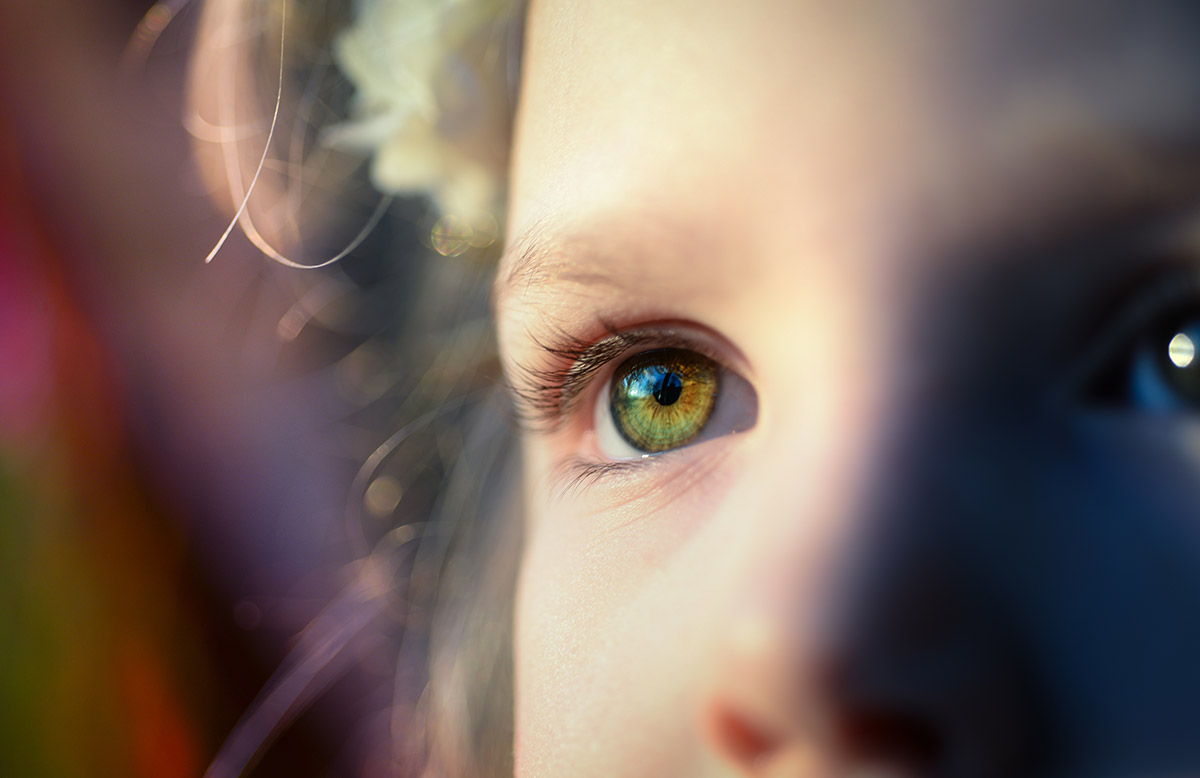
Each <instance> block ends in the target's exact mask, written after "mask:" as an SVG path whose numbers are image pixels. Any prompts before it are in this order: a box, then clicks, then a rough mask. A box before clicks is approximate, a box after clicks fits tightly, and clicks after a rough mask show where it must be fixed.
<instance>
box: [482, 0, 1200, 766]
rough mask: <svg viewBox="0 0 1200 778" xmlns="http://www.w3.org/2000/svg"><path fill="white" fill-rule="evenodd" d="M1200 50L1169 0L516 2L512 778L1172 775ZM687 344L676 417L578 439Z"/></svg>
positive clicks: (1184, 672)
mask: <svg viewBox="0 0 1200 778" xmlns="http://www.w3.org/2000/svg"><path fill="white" fill-rule="evenodd" d="M1198 43H1200V9H1197V8H1195V7H1194V6H1192V5H1191V4H1187V3H1182V2H1156V3H1133V2H1110V3H1083V2H1074V3H1071V2H1055V3H1035V2H1019V3H999V2H995V3H984V2H970V3H956V4H950V3H932V2H931V3H922V4H917V5H915V6H914V5H912V4H904V5H891V6H886V7H885V6H880V5H878V4H874V5H871V6H869V7H868V6H865V5H861V4H854V3H850V4H837V5H832V6H831V5H830V4H818V3H795V4H783V3H767V2H763V3H752V4H737V5H734V4H711V5H703V6H699V7H697V6H694V5H692V4H683V3H675V2H668V1H666V0H663V1H662V2H653V3H632V2H629V3H623V2H616V3H603V4H600V3H556V2H544V3H535V4H534V5H533V8H532V9H531V16H530V22H529V30H528V48H527V52H526V63H525V64H526V69H525V75H524V84H523V93H522V104H521V110H520V114H519V117H518V125H517V130H518V132H517V141H516V149H515V151H516V157H515V159H516V162H515V167H514V170H513V180H512V195H511V196H512V212H511V222H510V234H511V235H512V236H513V238H512V242H511V245H510V250H509V252H508V255H507V257H506V259H505V262H504V264H503V265H502V268H501V274H500V279H499V281H498V287H497V300H498V317H499V326H500V335H501V345H502V349H503V350H504V352H505V358H506V361H507V363H508V365H509V369H510V373H511V374H512V375H513V376H514V382H515V383H516V385H517V389H518V391H519V392H520V393H521V395H522V398H524V400H525V401H526V402H527V403H532V404H533V405H534V406H536V407H537V409H538V410H539V412H540V413H541V418H542V421H544V422H545V424H543V425H541V426H540V427H538V428H536V429H534V430H532V431H531V432H530V433H529V434H528V435H527V438H526V450H527V454H528V462H529V471H530V474H531V475H530V479H529V485H528V490H527V491H528V494H529V502H530V506H531V508H530V516H529V528H530V541H529V545H528V548H527V554H526V558H525V569H524V573H523V579H522V585H521V590H520V595H519V617H518V627H517V630H518V643H517V650H518V661H517V669H518V745H517V764H518V772H519V773H521V774H526V775H556V774H562V771H563V770H564V769H565V765H572V769H573V770H575V771H579V770H583V771H584V772H585V773H587V774H620V775H629V776H635V775H683V774H687V775H709V774H712V775H721V774H728V771H729V770H730V769H733V770H734V771H735V772H739V773H744V774H756V775H759V774H761V775H797V774H827V773H829V772H833V773H834V774H842V773H843V772H846V771H850V770H852V769H857V768H862V767H865V766H874V767H883V768H885V769H892V770H898V771H899V772H900V773H901V774H918V775H946V776H989V775H996V776H1001V775H1072V776H1074V775H1078V776H1108V775H1112V776H1125V777H1128V778H1132V777H1133V776H1150V775H1167V774H1172V775H1174V774H1182V773H1187V772H1190V771H1200V738H1198V737H1196V736H1195V734H1194V731H1193V730H1194V727H1193V726H1192V722H1191V716H1190V715H1189V709H1190V706H1191V704H1192V701H1193V700H1195V699H1197V698H1200V669H1197V667H1198V666H1197V665H1196V663H1195V662H1193V661H1191V659H1190V657H1192V656H1194V655H1195V654H1196V653H1197V652H1198V651H1200V618H1197V615H1200V572H1198V571H1200V564H1197V562H1198V561H1200V535H1198V534H1197V531H1196V527H1195V519H1196V509H1195V508H1194V506H1195V505H1196V504H1197V499H1200V486H1198V485H1197V484H1200V477H1198V475H1200V472H1198V470H1197V468H1200V448H1198V447H1197V446H1198V443H1200V426H1198V425H1197V422H1196V416H1195V414H1196V413H1197V412H1198V411H1200V379H1197V377H1196V376H1197V375H1200V374H1198V373H1197V372H1196V371H1197V370H1200V367H1196V366H1195V365H1194V363H1193V359H1194V354H1195V343H1196V342H1197V340H1196V339H1200V297H1198V293H1200V284H1198V283H1197V282H1198V280H1200V272H1198V271H1197V267H1198V264H1197V263H1198V261H1200V259H1198V256H1200V255H1198V254H1197V250H1198V246H1197V240H1196V239H1197V233H1196V226H1197V225H1196V219H1195V212H1194V207H1195V205H1196V204H1197V203H1198V202H1200V199H1198V197H1197V195H1198V194H1200V192H1198V191H1197V184H1198V183H1200V175H1198V174H1200V166H1198V164H1197V163H1198V162H1200V159H1198V158H1197V154H1196V152H1197V143H1196V141H1197V138H1198V137H1200V135H1198V134H1197V131H1198V130H1200V108H1198V106H1200V99H1198V98H1200V45H1197V44H1198ZM1193 336H1194V338H1195V339H1194V338H1193ZM655 349H665V350H669V351H670V357H669V359H668V357H667V356H664V354H666V353H667V352H666V351H655ZM688 351H691V352H695V353H696V354H699V355H701V356H703V357H704V358H705V359H708V360H711V361H713V362H714V363H715V364H716V365H717V366H718V368H716V369H717V370H718V373H717V374H719V375H720V376H725V377H724V378H721V379H720V381H721V382H723V383H720V382H717V383H719V385H720V386H721V387H727V388H729V390H728V391H726V390H724V389H721V390H715V389H714V390H712V391H713V395H712V396H713V398H715V399H714V401H713V403H712V405H713V406H714V407H715V408H716V410H713V411H711V413H712V416H711V417H705V419H703V420H701V421H700V422H699V423H698V426H699V427H700V428H702V429H701V431H699V432H697V433H696V434H695V437H687V436H679V437H678V440H681V441H683V443H681V444H680V445H678V446H677V447H674V448H668V449H666V450H661V451H660V450H655V451H653V452H650V451H641V452H639V451H638V450H637V446H636V445H634V451H633V455H632V456H628V457H627V458H624V459H615V458H614V457H613V456H612V454H611V451H612V449H611V448H609V447H605V446H603V445H598V444H597V441H598V440H599V441H603V440H604V439H605V438H604V436H605V435H606V434H609V432H608V430H609V428H610V427H611V426H612V422H611V421H610V419H616V422H617V424H616V427H617V429H618V430H619V429H620V428H621V427H620V425H621V424H623V423H624V422H625V419H624V414H627V413H629V412H630V411H628V410H627V409H628V408H630V407H635V406H634V405H632V404H631V403H633V401H634V400H636V401H637V402H640V403H645V404H647V405H646V407H648V408H649V409H650V410H649V411H647V413H648V414H649V415H648V416H647V417H646V420H645V424H646V425H653V424H656V423H659V422H657V421H655V420H656V419H667V418H670V419H671V420H672V422H673V423H675V422H676V421H677V418H678V409H675V410H666V409H667V408H668V406H670V405H672V404H674V403H675V402H677V401H678V400H677V398H678V397H680V396H684V394H683V393H686V392H687V391H689V387H688V384H687V381H688V375H689V373H688V369H687V368H686V367H678V365H679V364H683V363H682V362H680V361H679V360H681V359H683V358H682V357H679V356H677V355H678V354H679V353H680V352H688ZM647 354H648V356H647ZM634 357H636V360H634V361H633V362H630V361H629V360H630V359H632V358H634ZM655 360H657V362H656V361H655ZM669 360H675V361H669ZM630 364H634V365H637V366H638V369H639V370H642V371H643V373H639V374H638V375H636V376H634V377H633V378H630V376H631V375H632V373H631V372H630V371H631V370H632V369H633V368H630V367H628V365H630ZM647 365H653V371H652V372H645V371H646V370H648V369H649V368H647ZM720 371H724V372H720ZM614 376H615V378H614ZM644 376H651V377H650V378H644ZM655 376H657V377H658V378H655ZM654 380H659V381H660V382H664V383H662V386H663V387H666V386H668V384H669V386H670V388H671V391H670V392H669V393H668V392H664V391H663V390H662V387H659V386H658V385H657V384H653V381H654ZM713 381H714V382H716V381H717V380H716V379H713ZM638 382H641V383H642V384H645V385H646V386H647V387H649V388H647V389H646V390H645V391H643V393H642V394H641V395H638V397H636V398H633V400H630V398H629V397H627V396H625V395H624V394H622V392H625V391H626V389H624V388H622V387H627V386H630V385H641V384H639V383H638ZM669 382H674V383H669ZM739 382H744V384H745V386H746V387H747V388H746V389H745V390H742V389H740V388H737V387H741V386H742V383H739ZM717 383H714V386H715V385H717ZM652 384H653V385H652ZM651 396H653V397H654V398H655V399H654V402H657V403H658V405H654V404H652V403H651V400H649V399H647V398H650V397H651ZM663 397H669V398H670V402H667V401H666V400H663V399H662V398H663ZM739 403H741V404H742V408H741V415H740V416H739V415H738V413H739V411H738V408H737V406H738V404H739ZM751 406H752V407H753V412H752V413H750V412H749V411H747V410H746V409H747V408H750V407H751ZM638 407H640V406H638ZM703 407H705V408H707V407H708V406H707V405H704V406H703ZM706 412H708V411H706ZM722 412H725V413H727V414H729V415H727V416H718V415H717V414H719V413H722ZM656 414H658V415H656ZM710 418H711V420H709V419H710ZM731 418H732V419H748V420H749V421H748V422H745V423H741V422H739V423H724V422H718V421H716V420H717V419H731ZM706 425H709V426H706ZM703 429H707V430H708V431H709V432H710V433H712V434H704V433H703ZM675 439H676V438H672V440H675ZM632 443H636V441H632ZM641 454H645V456H642V455H641Z"/></svg>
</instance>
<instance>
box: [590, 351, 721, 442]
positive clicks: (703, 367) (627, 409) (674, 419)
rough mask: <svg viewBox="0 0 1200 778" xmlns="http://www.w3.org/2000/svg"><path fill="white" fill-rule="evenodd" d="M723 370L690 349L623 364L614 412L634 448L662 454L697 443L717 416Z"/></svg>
mask: <svg viewBox="0 0 1200 778" xmlns="http://www.w3.org/2000/svg"><path fill="white" fill-rule="evenodd" d="M719 385H720V369H719V368H718V367H717V364H716V363H715V362H713V361H712V360H711V359H709V358H708V357H705V356H703V355H701V354H697V353H695V352H694V351H688V350H686V349H676V348H667V349H656V350H653V351H646V352H643V353H641V354H636V355H634V356H632V357H630V358H629V359H627V360H625V361H624V362H622V363H621V365H620V366H619V367H618V368H617V371H616V373H615V374H614V376H613V381H612V384H611V387H612V388H611V389H610V391H609V407H610V408H611V411H612V418H613V422H614V423H615V424H616V427H617V431H618V432H620V434H621V437H623V438H624V439H625V441H626V442H627V443H629V445H631V446H633V447H634V448H635V449H637V450H638V451H641V452H643V453H645V454H657V453H661V452H663V451H669V450H671V449H675V448H680V447H681V446H684V445H687V444H688V443H690V442H692V441H693V440H694V439H695V438H696V436H697V435H699V434H700V432H701V431H702V430H703V429H704V425H705V424H707V423H708V420H709V419H710V418H711V417H712V414H713V410H714V408H715V406H716V401H717V395H718V393H719Z"/></svg>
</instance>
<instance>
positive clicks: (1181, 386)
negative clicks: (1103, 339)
mask: <svg viewBox="0 0 1200 778" xmlns="http://www.w3.org/2000/svg"><path fill="white" fill-rule="evenodd" d="M1197 344H1200V317H1193V318H1191V319H1189V320H1187V321H1185V322H1184V323H1183V325H1182V326H1178V327H1169V328H1166V329H1164V330H1160V331H1159V333H1157V334H1155V335H1152V336H1150V337H1148V338H1145V339H1144V340H1143V341H1142V342H1141V343H1140V344H1139V345H1138V346H1137V348H1136V350H1135V352H1134V355H1133V362H1132V365H1131V366H1130V368H1131V369H1130V373H1129V400H1130V403H1131V404H1132V405H1133V406H1134V407H1135V408H1138V409H1141V410H1148V411H1158V412H1182V411H1193V412H1200V359H1197V358H1196V357H1197V354H1196V348H1197Z"/></svg>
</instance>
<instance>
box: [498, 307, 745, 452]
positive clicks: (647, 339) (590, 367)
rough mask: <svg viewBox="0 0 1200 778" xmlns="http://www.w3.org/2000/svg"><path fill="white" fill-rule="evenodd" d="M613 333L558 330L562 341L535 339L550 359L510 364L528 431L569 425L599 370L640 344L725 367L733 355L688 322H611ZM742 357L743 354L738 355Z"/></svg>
mask: <svg viewBox="0 0 1200 778" xmlns="http://www.w3.org/2000/svg"><path fill="white" fill-rule="evenodd" d="M605 328H606V330H607V332H608V334H607V336H606V337H602V338H600V339H598V340H596V341H594V342H591V343H587V342H586V341H584V340H582V339H578V338H574V337H573V336H571V335H569V334H567V333H563V332H558V333H555V336H557V338H558V339H557V340H549V339H546V338H537V337H534V338H532V340H533V342H534V343H536V344H537V345H538V347H539V349H540V350H541V351H542V353H543V355H546V356H547V357H548V359H547V364H544V365H540V366H535V365H530V364H518V363H510V368H511V370H510V373H512V379H513V380H510V382H509V389H510V391H511V392H512V393H513V396H514V399H515V400H516V401H517V405H518V411H519V414H518V416H519V419H520V420H521V421H522V422H523V426H524V427H525V429H526V430H527V431H532V432H554V431H557V430H558V429H559V428H560V427H561V426H562V424H564V423H565V422H566V421H567V420H568V419H569V417H570V416H571V415H572V413H573V412H574V411H575V410H576V407H577V405H578V404H579V400H580V397H581V396H582V395H584V394H585V393H586V392H587V390H588V389H589V388H590V387H591V386H592V385H593V383H594V382H595V380H596V378H597V374H599V373H602V372H603V371H604V370H605V369H606V368H609V367H611V366H612V365H614V364H615V363H616V362H617V361H618V360H620V359H622V358H624V357H627V356H630V355H631V354H633V353H635V352H636V351H637V350H638V349H643V350H644V349H645V348H651V347H652V348H681V349H687V350H689V351H694V352H696V353H699V354H703V355H704V356H706V357H709V358H710V359H712V360H714V361H715V362H716V363H717V364H718V365H720V366H721V367H722V368H724V369H729V368H728V364H729V362H730V359H729V358H728V357H727V356H726V355H725V354H723V353H722V350H721V349H719V348H717V347H716V346H715V345H714V344H712V343H711V340H712V338H711V337H708V336H703V335H701V334H699V333H697V332H695V331H694V329H698V328H692V327H689V326H687V325H678V324H672V325H645V326H641V327H634V328H631V329H625V330H619V329H617V328H615V327H612V326H610V325H608V324H606V325H605ZM739 356H740V355H739Z"/></svg>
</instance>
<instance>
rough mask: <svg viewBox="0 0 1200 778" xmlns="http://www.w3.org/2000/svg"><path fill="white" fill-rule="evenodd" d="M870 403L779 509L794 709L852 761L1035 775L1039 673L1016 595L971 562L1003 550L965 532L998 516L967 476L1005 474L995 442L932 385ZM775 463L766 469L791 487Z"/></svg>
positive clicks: (1043, 752)
mask: <svg viewBox="0 0 1200 778" xmlns="http://www.w3.org/2000/svg"><path fill="white" fill-rule="evenodd" d="M871 408H872V410H870V411H868V412H863V409H861V408H860V409H858V415H857V417H856V418H855V419H854V421H853V423H850V424H845V425H840V426H841V427H842V428H843V429H847V430H850V432H849V433H848V435H847V437H848V438H850V439H849V440H845V439H843V440H841V441H839V443H838V445H837V446H835V447H834V448H835V449H836V450H837V451H838V454H837V456H835V457H832V458H831V460H830V461H826V462H825V463H823V465H822V470H821V473H820V474H819V475H818V476H816V477H814V478H811V479H808V480H806V481H805V482H806V483H808V484H810V485H811V486H812V489H813V491H812V492H811V493H809V494H804V495H800V496H799V497H798V498H797V499H796V500H794V501H793V502H792V503H791V504H792V505H793V506H795V510H794V511H793V512H792V515H790V516H780V517H778V519H777V520H778V521H779V522H780V525H779V526H781V527H788V528H789V530H788V532H789V534H788V535H787V539H786V540H785V541H780V540H778V539H777V541H776V543H775V544H774V546H773V547H772V548H771V549H770V550H769V551H766V552H764V553H770V554H773V555H774V557H773V558H774V560H775V562H776V572H777V573H778V574H777V575H775V576H774V580H775V584H776V586H777V589H776V591H775V598H774V603H773V605H774V607H775V609H776V610H775V613H776V615H777V616H778V618H780V619H785V620H791V625H790V627H789V629H790V631H791V632H792V633H793V634H797V633H798V634H799V636H800V639H799V641H798V642H796V643H793V644H792V648H791V650H792V651H793V652H794V654H793V656H792V662H793V674H792V678H793V679H795V680H794V683H795V685H794V686H793V687H792V688H791V691H790V692H789V693H790V694H791V695H793V697H795V698H796V699H795V700H794V701H795V702H796V705H794V706H793V708H792V709H793V710H803V711H804V712H803V713H801V714H798V716H799V718H801V719H803V723H802V724H801V725H800V726H802V727H804V728H807V729H809V730H813V729H816V730H818V731H820V732H822V733H823V734H822V735H821V736H822V737H824V738H828V739H830V741H831V744H832V746H833V748H834V750H835V751H837V752H840V753H842V754H843V755H844V756H845V758H847V759H849V760H851V761H854V760H868V761H871V760H883V761H885V762H892V761H899V762H903V763H905V764H908V765H913V764H916V765H918V769H917V774H935V775H954V776H957V775H1015V774H1023V775H1032V774H1036V769H1035V768H1036V766H1037V765H1039V764H1042V763H1043V762H1045V761H1046V760H1047V759H1048V758H1049V746H1048V745H1047V743H1046V742H1045V735H1044V733H1045V731H1046V727H1044V726H1043V722H1042V721H1040V717H1041V716H1042V712H1043V711H1044V710H1045V705H1044V704H1043V702H1044V701H1043V700H1041V699H1039V695H1040V691H1039V689H1040V684H1039V683H1038V681H1037V678H1036V676H1035V672H1034V670H1033V668H1032V665H1031V662H1030V661H1029V660H1028V658H1027V656H1026V649H1025V647H1024V646H1023V645H1022V638H1021V635H1020V632H1021V629H1020V627H1019V624H1018V621H1017V619H1016V618H1015V617H1014V614H1011V613H1009V607H1010V605H1008V604H1005V603H1003V602H1001V601H1000V600H999V599H998V598H997V597H994V596H993V595H992V593H991V592H989V591H988V586H987V583H986V580H985V579H986V576H979V575H977V574H976V573H977V571H978V569H979V568H980V566H981V563H982V562H983V561H984V560H982V559H979V560H977V559H976V558H975V557H976V556H977V555H979V554H981V553H987V554H991V555H993V556H995V555H1000V556H1004V555H1005V553H1006V551H1005V550H1004V549H997V548H995V547H990V548H989V547H988V546H987V544H986V543H980V542H978V540H979V538H978V537H976V536H974V535H975V533H977V532H981V533H988V532H990V530H989V529H988V527H989V524H990V523H994V522H993V518H994V517H989V516H988V515H987V514H988V508H987V506H986V504H981V497H980V495H979V494H978V493H977V490H978V488H979V484H978V483H976V479H977V478H979V477H985V478H990V479H997V478H1002V476H1001V475H999V474H998V472H997V471H996V469H997V468H1001V467H1002V466H1003V465H1002V461H995V462H991V463H989V461H988V456H989V454H988V452H989V451H990V450H993V449H994V450H995V451H997V452H999V451H1002V450H1003V444H1002V443H1001V442H1000V441H993V440H991V438H990V437H989V436H991V435H992V433H991V432H989V429H988V427H989V426H990V425H989V424H988V423H986V422H985V421H978V420H976V421H973V420H972V415H971V414H970V413H969V412H967V411H965V410H962V409H955V408H952V407H951V406H950V405H947V404H945V403H941V402H937V401H936V399H935V398H933V397H932V396H931V395H930V393H929V387H928V386H927V387H926V391H925V392H918V391H911V392H899V391H898V392H895V393H894V394H892V395H891V396H890V397H889V398H888V399H887V401H886V403H884V402H881V403H877V404H875V405H873V406H871ZM834 426H839V425H834ZM812 456H813V455H812V454H811V452H808V453H805V454H798V455H797V456H796V458H795V459H794V460H793V462H792V464H793V465H797V464H798V463H799V461H800V460H802V459H805V458H808V461H809V462H811V461H812V459H811V457H812ZM818 457H819V455H818ZM780 459H781V460H782V459H785V458H783V457H781V458H780ZM998 459H999V460H1003V456H998ZM783 469H784V466H783V464H782V463H780V471H777V472H775V473H774V474H773V476H772V477H773V478H774V479H776V480H777V481H780V483H782V484H783V486H782V487H781V488H783V489H787V488H789V487H790V488H792V490H793V491H795V487H794V486H792V485H793V484H795V483H796V482H795V480H794V479H793V480H792V481H790V482H789V481H788V480H786V479H785V477H784V475H783V474H782V472H781V471H782V470H783ZM981 474H982V475H981ZM985 491H986V489H985ZM984 502H985V501H984ZM789 522H790V523H789ZM1001 534H1003V533H1001ZM1012 559H1013V561H1014V563H1018V559H1017V555H1016V553H1015V552H1014V553H1013V554H1012ZM781 570H782V571H783V572H779V571H781ZM763 577H764V578H767V577H770V576H769V575H768V574H764V576H763ZM781 582H786V583H783V586H785V587H789V586H790V587H791V588H790V589H785V590H783V591H781V590H780V589H779V588H778V587H779V586H780V583H781Z"/></svg>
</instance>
